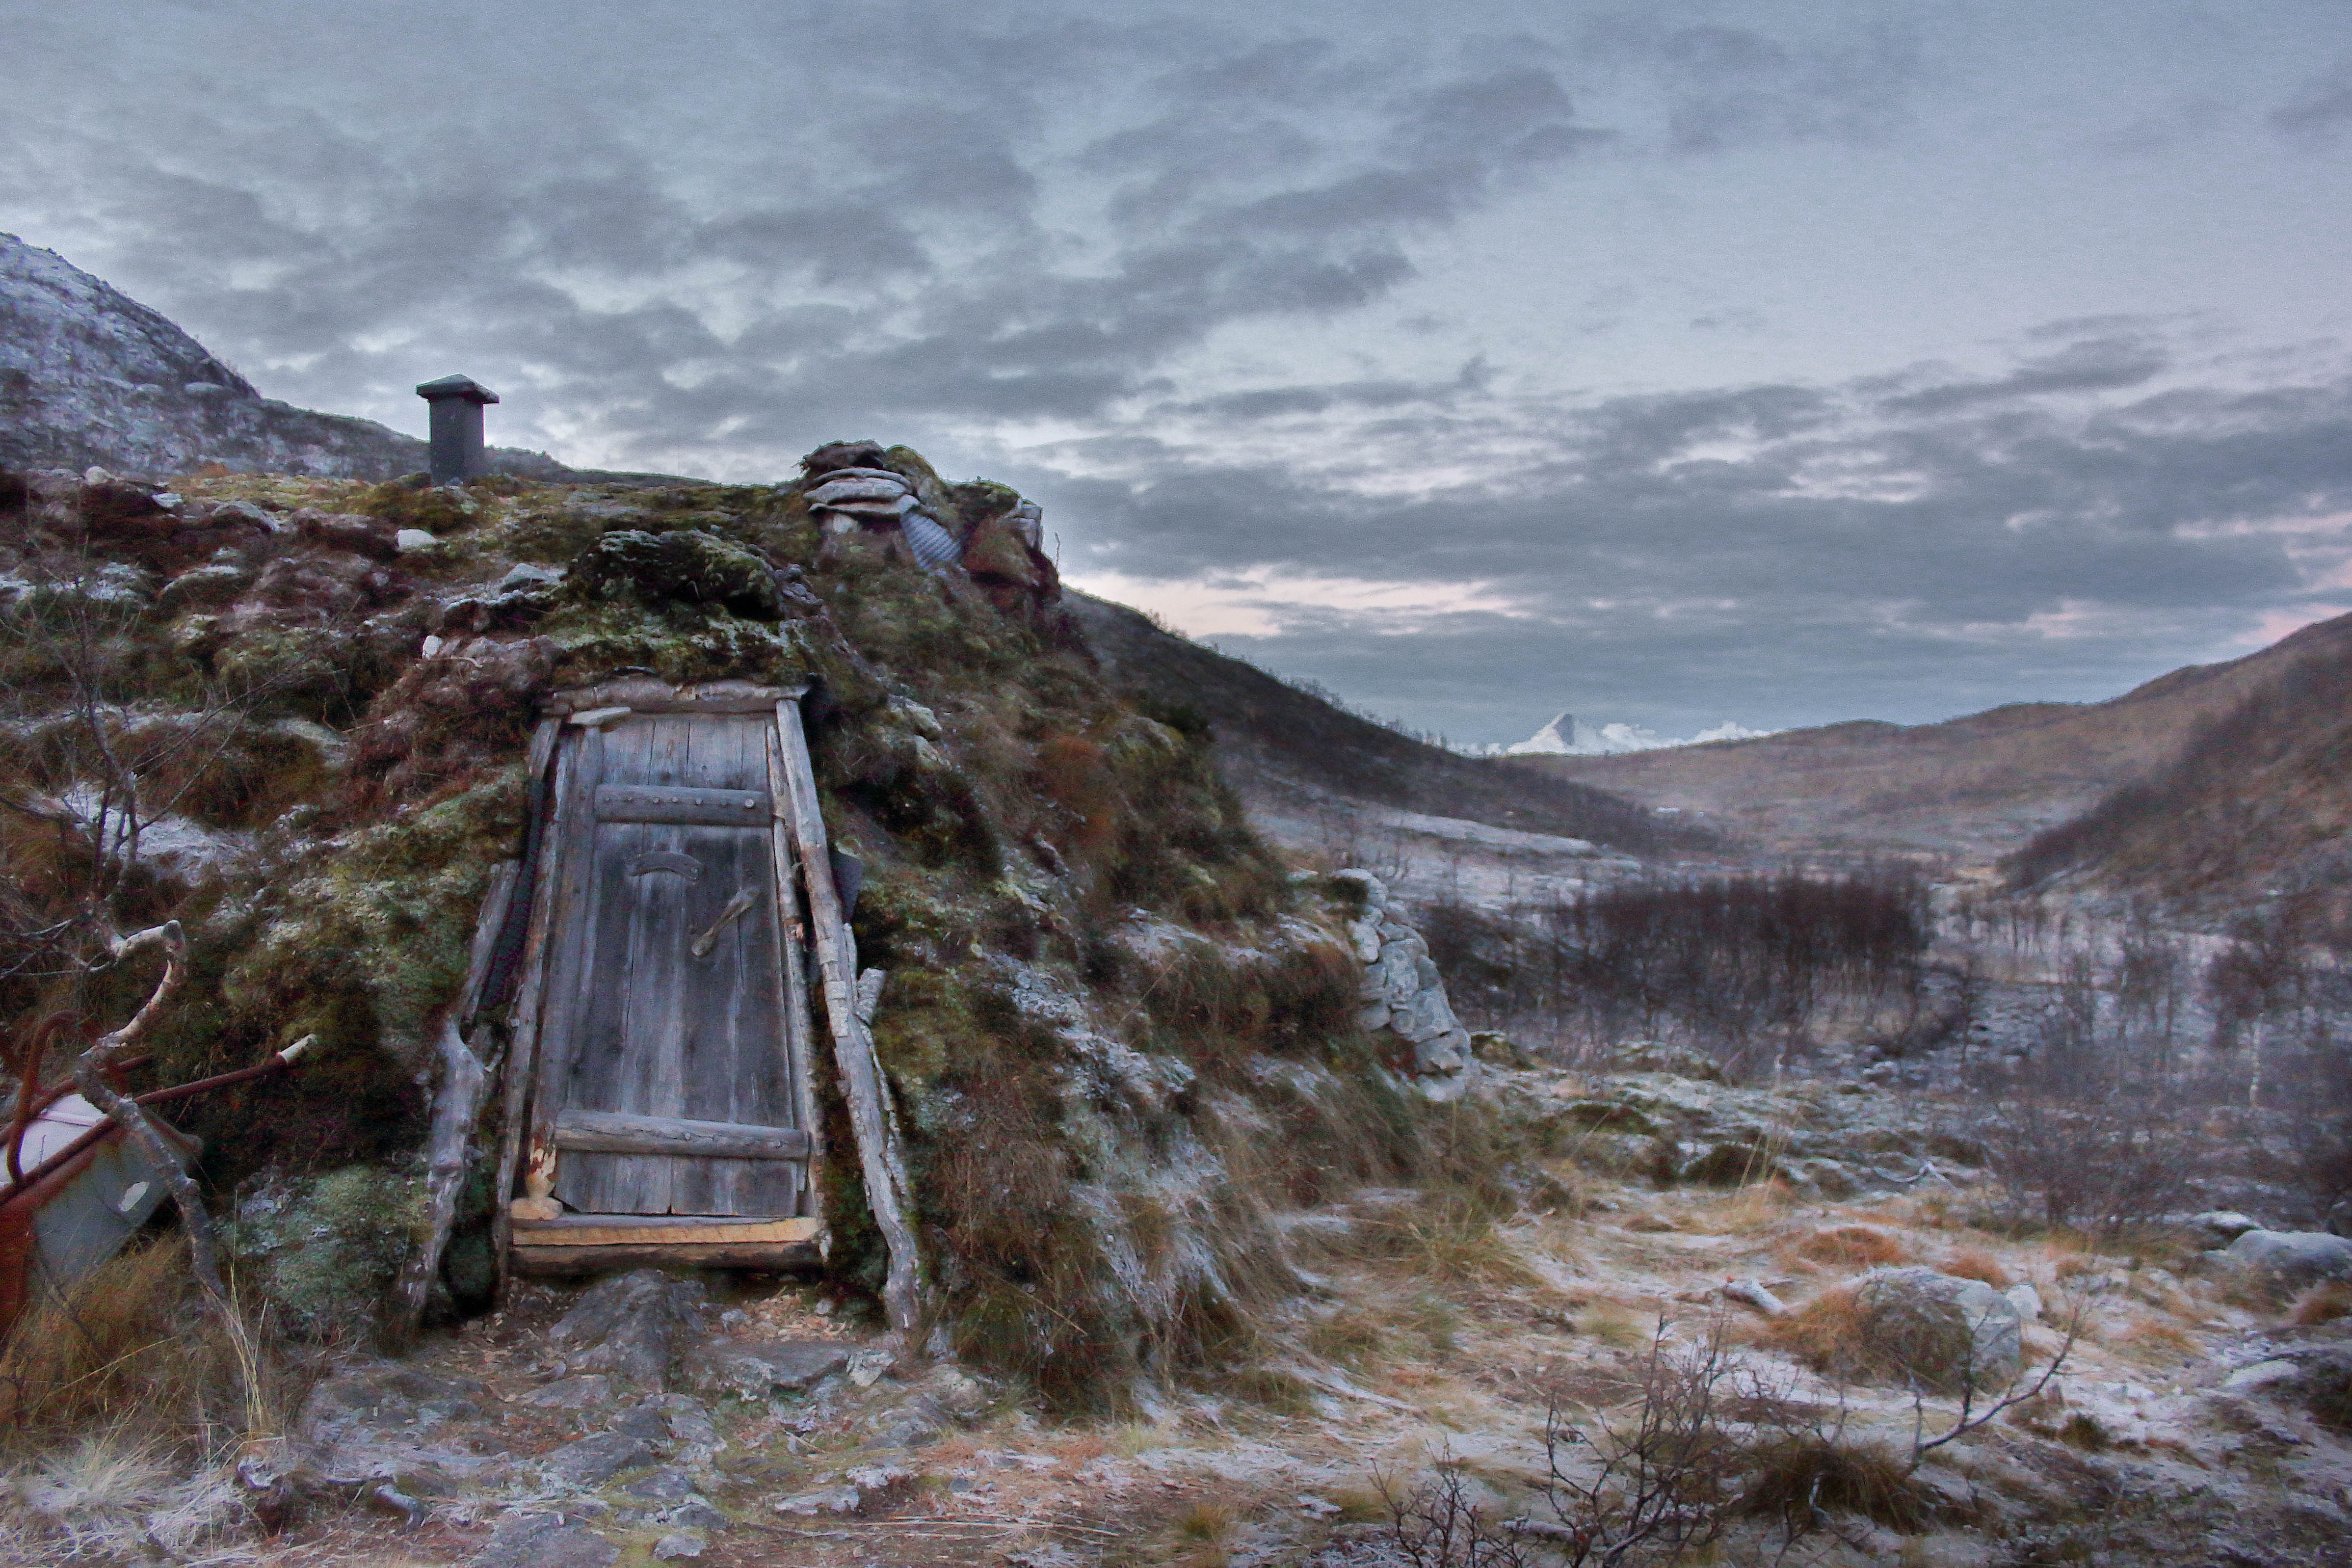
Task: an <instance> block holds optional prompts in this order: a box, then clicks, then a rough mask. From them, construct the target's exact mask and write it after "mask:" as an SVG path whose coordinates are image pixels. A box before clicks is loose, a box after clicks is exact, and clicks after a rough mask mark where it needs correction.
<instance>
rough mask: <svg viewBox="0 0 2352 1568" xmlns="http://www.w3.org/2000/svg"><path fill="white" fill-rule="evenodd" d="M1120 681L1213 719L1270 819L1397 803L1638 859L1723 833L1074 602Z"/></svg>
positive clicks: (1221, 755)
mask: <svg viewBox="0 0 2352 1568" xmlns="http://www.w3.org/2000/svg"><path fill="white" fill-rule="evenodd" d="M1065 603H1066V604H1067V605H1069V607H1070V611H1071V613H1072V614H1073V615H1074V616H1076V617H1077V620H1078V623H1079V625H1080V626H1083V627H1084V628H1085V631H1086V636H1087V644H1088V645H1089V646H1090V647H1092V648H1093V649H1094V651H1095V653H1096V655H1097V657H1098V658H1101V659H1102V661H1103V663H1104V666H1105V668H1106V671H1107V673H1108V675H1109V676H1110V678H1111V679H1112V680H1113V682H1114V683H1115V684H1117V685H1118V686H1119V687H1121V688H1122V689H1126V690H1127V691H1129V693H1130V694H1132V695H1133V696H1135V697H1137V698H1138V699H1139V700H1143V701H1145V702H1146V703H1147V704H1148V705H1149V706H1150V707H1151V708H1153V709H1156V710H1161V711H1169V712H1181V711H1182V710H1186V709H1191V710H1196V711H1197V712H1198V713H1199V714H1200V716H1201V717H1202V718H1203V719H1205V720H1206V721H1208V723H1209V725H1210V727H1211V729H1212V731H1213V734H1214V736H1215V744H1216V754H1217V761H1218V764H1219V766H1220V767H1221V768H1222V769H1223V773H1224V774H1225V776H1226V777H1227V778H1228V779H1229V780H1231V781H1232V783H1233V784H1234V788H1235V789H1237V790H1239V791H1240V792H1241V795H1242V797H1243V799H1244V800H1245V801H1246V802H1248V804H1249V805H1250V806H1251V808H1252V815H1253V816H1255V817H1256V818H1257V819H1258V820H1260V821H1261V822H1262V823H1264V822H1270V821H1274V820H1277V819H1281V818H1284V817H1286V816H1296V814H1297V813H1298V812H1300V811H1302V810H1307V811H1310V812H1311V811H1312V810H1314V809H1316V808H1318V807H1320V808H1323V809H1327V810H1328V809H1350V808H1354V807H1360V806H1363V805H1370V806H1372V807H1376V808H1378V807H1385V808H1388V810H1389V811H1390V812H1391V814H1393V813H1399V812H1403V813H1413V814H1419V815H1422V816H1432V817H1445V818H1455V819H1463V820H1466V821H1469V822H1475V823H1485V824H1490V825H1492V826H1496V827H1501V828H1507V829H1512V830H1516V831H1517V832H1519V833H1523V834H1540V835H1553V836H1558V837H1567V838H1577V839H1585V840H1590V841H1591V842H1592V843H1594V844H1598V845H1605V846H1607V847H1610V848H1612V849H1616V850H1620V851H1622V852H1624V853H1626V854H1631V855H1638V856H1652V855H1661V854H1672V853H1675V852H1676V851H1683V852H1691V851H1704V850H1706V849H1709V848H1712V847H1715V840H1714V838H1713V836H1712V835H1710V834H1707V833H1706V832H1705V831H1703V830H1699V829H1696V828H1693V827H1690V826H1684V825H1680V824H1676V823H1674V822H1671V821H1667V822H1661V821H1660V820H1659V819H1658V818H1657V817H1656V816H1654V815H1653V814H1651V813H1650V812H1648V811H1646V810H1644V809H1643V808H1642V807H1641V806H1639V805H1633V803H1632V802H1630V801H1628V800H1626V799H1624V798H1622V796H1619V795H1612V794H1610V793H1608V792H1607V791H1605V790H1601V789H1595V788H1592V787H1591V786H1589V785H1587V784H1580V783H1577V782H1575V781H1572V780H1570V779H1559V778H1547V777H1542V776H1539V775H1538V776H1535V777H1529V776H1528V775H1527V774H1525V773H1519V772H1517V771H1516V770H1511V769H1507V768H1506V767H1505V766H1504V765H1503V764H1502V763H1496V762H1492V761H1487V760H1485V759H1480V758H1472V757H1465V756H1460V755H1457V754H1456V753H1454V752H1449V751H1445V750H1444V749H1443V748H1441V747H1437V746H1431V745H1425V744H1423V742H1419V741H1415V740H1412V739H1411V738H1410V737H1407V736H1404V735H1400V734H1398V733H1397V732H1396V731H1393V730H1390V729H1387V728H1385V727H1383V726H1381V725H1379V724H1375V723H1372V722H1371V721H1369V720H1364V719H1360V718H1358V717H1356V716H1355V715H1354V714H1352V713H1349V712H1345V711H1343V710H1340V709H1338V708H1335V707H1333V706H1332V705H1331V704H1329V703H1328V702H1325V701H1322V700H1319V699H1318V698H1315V697H1313V696H1310V695H1308V694H1307V693H1306V692H1304V691H1300V690H1298V689H1297V688H1295V687H1292V686H1288V685H1286V684H1285V683H1283V682H1282V681H1281V680H1278V679H1276V678H1275V677H1273V676H1271V675H1268V674H1267V673H1266V672H1265V671H1264V670H1262V669H1259V668H1256V667H1255V666H1254V665H1248V664H1244V663H1243V662H1242V661H1241V660H1239V659H1236V658H1226V657H1225V656H1224V655H1223V654H1221V653H1218V652H1216V651H1215V650H1213V649H1211V648H1206V647H1202V646H1200V645H1199V644H1198V643H1193V642H1190V641H1187V640H1186V639H1184V638H1183V637H1174V636H1171V635H1170V634H1169V633H1167V632H1164V631H1162V630H1160V628H1159V627H1158V626H1154V625H1153V624H1152V623H1151V621H1150V618H1149V617H1147V616H1143V615H1141V614H1139V613H1138V612H1136V611H1134V610H1130V609H1129V608H1127V607H1126V606H1125V605H1114V604H1110V603H1108V602H1107V601H1105V600H1101V599H1096V598H1090V597H1088V596H1087V595H1083V594H1076V593H1073V594H1069V595H1066V598H1065Z"/></svg>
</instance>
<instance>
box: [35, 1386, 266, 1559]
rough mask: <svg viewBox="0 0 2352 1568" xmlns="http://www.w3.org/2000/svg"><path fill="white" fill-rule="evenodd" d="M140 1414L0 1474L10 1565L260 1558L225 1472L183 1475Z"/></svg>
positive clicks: (244, 1512)
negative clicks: (145, 1434)
mask: <svg viewBox="0 0 2352 1568" xmlns="http://www.w3.org/2000/svg"><path fill="white" fill-rule="evenodd" d="M134 1424H137V1423H136V1422H135V1418H132V1417H126V1418H125V1419H123V1420H121V1421H119V1422H118V1423H116V1424H115V1425H114V1426H110V1427H108V1428H105V1429H102V1430H100V1431H96V1432H92V1433H86V1434H84V1435H83V1436H80V1437H79V1438H76V1439H74V1440H72V1441H69V1442H64V1443H60V1444H58V1445H56V1446H55V1447H51V1448H49V1449H48V1450H47V1452H45V1453H42V1454H40V1455H38V1456H37V1457H35V1458H29V1459H27V1460H26V1462H24V1463H23V1464H22V1465H20V1466H18V1467H17V1468H16V1469H15V1471H14V1473H13V1474H8V1475H5V1476H0V1564H6V1565H7V1568H16V1565H18V1564H23V1565H25V1568H32V1565H34V1564H40V1565H42V1568H47V1565H49V1564H56V1563H146V1562H158V1561H160V1562H169V1563H177V1564H180V1565H182V1568H226V1564H231V1563H249V1562H252V1561H253V1560H254V1558H253V1553H252V1552H251V1550H250V1548H249V1547H247V1546H246V1545H245V1544H244V1543H243V1542H244V1539H245V1538H246V1537H247V1535H248V1533H249V1525H250V1522H251V1521H250V1516H249V1515H248V1514H247V1510H246V1509H245V1506H244V1504H243V1502H242V1500H240V1498H239V1495H238V1492H237V1489H236V1485H235V1483H234V1482H233V1481H232V1480H231V1479H229V1477H228V1476H227V1474H226V1471H225V1470H222V1469H219V1468H211V1467H206V1468H199V1469H198V1470H196V1471H195V1472H194V1474H183V1473H181V1472H180V1469H179V1468H178V1467H176V1466H174V1465H173V1463H172V1462H171V1460H170V1458H169V1457H168V1456H167V1455H166V1454H165V1453H164V1452H163V1450H162V1449H160V1448H159V1447H156V1446H155V1445H154V1444H153V1443H152V1440H142V1438H140V1437H137V1436H132V1435H131V1426H133V1425H134Z"/></svg>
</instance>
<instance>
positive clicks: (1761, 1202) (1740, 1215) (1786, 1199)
mask: <svg viewBox="0 0 2352 1568" xmlns="http://www.w3.org/2000/svg"><path fill="white" fill-rule="evenodd" d="M1795 1202H1796V1194H1794V1193H1792V1192H1790V1189H1789V1184H1788V1183H1786V1182H1782V1181H1778V1180H1774V1181H1764V1182H1750V1183H1749V1184H1748V1185H1746V1186H1744V1187H1741V1188H1740V1189H1739V1190H1738V1192H1736V1193H1734V1194H1732V1195H1731V1196H1730V1197H1729V1198H1728V1199H1727V1200H1725V1201H1724V1202H1723V1203H1720V1204H1718V1205H1716V1206H1715V1208H1714V1210H1713V1211H1712V1213H1711V1214H1710V1215H1709V1216H1708V1217H1709V1218H1710V1220H1712V1222H1713V1224H1714V1227H1715V1228H1716V1229H1717V1231H1720V1232H1721V1233H1723V1234H1724V1235H1726V1236H1752V1235H1754V1234H1755V1233H1756V1232H1757V1231H1759V1230H1769V1229H1770V1228H1771V1227H1772V1226H1776V1225H1778V1224H1780V1222H1781V1221H1782V1220H1784V1219H1786V1218H1787V1217H1788V1215H1789V1210H1790V1207H1791V1206H1792V1205H1794V1204H1795Z"/></svg>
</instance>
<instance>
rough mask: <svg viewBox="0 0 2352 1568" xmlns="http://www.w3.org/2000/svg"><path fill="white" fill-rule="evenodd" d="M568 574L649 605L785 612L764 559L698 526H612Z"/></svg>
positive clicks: (589, 588)
mask: <svg viewBox="0 0 2352 1568" xmlns="http://www.w3.org/2000/svg"><path fill="white" fill-rule="evenodd" d="M569 575H570V577H571V579H572V581H574V582H576V583H578V584H580V585H581V587H582V589H583V591H585V592H586V593H588V594H590V595H594V596H599V597H606V598H609V597H612V596H613V595H616V594H633V595H635V597H636V598H637V599H638V600H639V601H640V602H641V603H645V604H649V605H650V604H660V603H663V602H665V601H682V602H684V603H687V604H698V605H723V606H724V607H726V608H727V609H730V610H732V611H734V612H735V614H737V615H739V616H749V617H750V618H751V619H753V620H761V621H773V620H779V619H782V616H783V601H782V599H781V598H780V597H779V596H778V595H777V592H776V577H775V574H774V572H772V570H770V568H769V566H768V563H766V562H765V561H762V560H761V559H760V557H759V556H757V555H755V554H753V553H752V552H751V551H749V550H747V549H745V548H744V547H743V546H741V545H740V544H737V543H735V542H733V541H731V540H726V539H721V538H719V536H718V535H717V534H714V533H705V532H703V531H701V530H700V529H697V528H682V529H677V530H673V531H670V532H668V533H658V534H656V533H646V532H641V531H638V530H636V529H627V528H625V529H616V530H614V531H613V532H611V533H607V534H605V535H604V537H602V538H600V539H598V540H597V541H596V542H594V543H593V544H591V545H589V546H588V548H587V549H585V550H583V551H582V552H580V556H579V559H578V560H576V561H574V562H573V563H572V568H571V571H570V574H569Z"/></svg>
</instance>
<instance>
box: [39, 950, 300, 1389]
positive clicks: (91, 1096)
mask: <svg viewBox="0 0 2352 1568" xmlns="http://www.w3.org/2000/svg"><path fill="white" fill-rule="evenodd" d="M108 946H109V948H110V950H111V952H112V953H113V957H114V961H115V962H116V963H121V962H123V961H124V960H126V959H128V958H130V957H131V956H132V955H133V954H135V953H137V952H141V951H142V950H144V949H146V948H150V947H160V948H162V949H163V978H162V979H160V980H158V981H157V982H156V983H155V989H154V991H153V992H152V993H151V994H149V996H148V998H147V1002H146V1005H144V1006H142V1007H141V1008H140V1009H139V1011H138V1012H137V1013H136V1014H134V1015H133V1016H132V1017H131V1021H130V1022H129V1023H127V1024H125V1025H123V1026H122V1027H121V1028H119V1029H116V1030H114V1031H113V1032H111V1033H110V1034H104V1035H100V1037H98V1039H97V1041H96V1042H95V1043H94V1044H92V1045H91V1047H89V1049H88V1050H86V1051H84V1052H83V1053H82V1054H81V1055H80V1056H79V1057H78V1058H75V1060H74V1067H73V1077H74V1086H75V1087H76V1088H77V1089H80V1090H81V1097H82V1098H83V1099H84V1100H88V1101H89V1103H90V1104H92V1105H94V1106H96V1107H97V1108H98V1109H99V1110H102V1111H104V1112H105V1113H106V1115H107V1119H108V1120H109V1121H112V1122H113V1123H114V1124H115V1125H116V1126H117V1127H120V1128H121V1129H122V1135H123V1137H124V1138H125V1139H126V1140H127V1141H128V1142H130V1143H131V1146H132V1147H133V1148H135V1149H137V1150H138V1151H139V1153H140V1157H141V1158H142V1159H143V1160H144V1161H146V1163H148V1165H149V1166H150V1167H152V1169H153V1170H154V1172H155V1175H156V1179H157V1180H158V1181H160V1182H162V1183H163V1186H164V1188H165V1190H166V1191H168V1192H170V1194H172V1202H173V1205H175V1206H176V1207H177V1208H178V1209H179V1211H180V1227H181V1229H183V1230H184V1231H185V1232H186V1233H187V1237H188V1271H189V1272H190V1273H191V1274H193V1275H194V1276H195V1279H196V1286H197V1288H198V1289H200V1290H202V1291H203V1292H204V1298H205V1306H206V1307H207V1308H209V1309H210V1310H211V1311H212V1314H213V1317H214V1318H215V1320H216V1321H218V1322H219V1323H220V1326H221V1331H222V1332H223V1333H225V1334H226V1335H227V1336H228V1342H229V1348H230V1349H231V1350H232V1351H233V1352H235V1354H236V1373H237V1384H238V1389H237V1392H238V1394H239V1395H240V1397H241V1399H242V1401H243V1403H244V1405H245V1410H246V1420H247V1426H248V1428H250V1427H254V1426H257V1425H258V1424H259V1419H260V1416H261V1409H260V1405H259V1398H260V1395H259V1391H258V1388H257V1382H258V1373H259V1369H260V1368H259V1358H260V1351H259V1349H258V1347H257V1346H256V1345H255V1344H254V1342H253V1337H252V1335H250V1334H248V1333H247V1331H246V1327H245V1320H244V1319H242V1318H240V1317H238V1316H237V1314H236V1305H235V1304H234V1303H233V1302H231V1301H230V1300H229V1298H228V1289H227V1287H226V1285H224V1284H223V1283H222V1282H221V1268H220V1243H219V1240H218V1238H217V1237H215V1235H214V1233H213V1218H212V1214H211V1211H209V1210H208V1209H206V1208H205V1194H204V1189H203V1188H202V1187H199V1186H198V1185H197V1184H196V1178H195V1177H194V1175H193V1174H191V1173H190V1172H189V1170H188V1167H187V1165H186V1163H184V1162H183V1161H182V1159H181V1158H180V1155H179V1153H178V1152H177V1151H175V1150H173V1148H172V1146H171V1145H170V1144H168V1143H166V1142H163V1133H162V1132H160V1131H157V1130H156V1127H155V1123H154V1121H152V1119H150V1118H149V1116H148V1114H147V1112H146V1111H145V1110H142V1108H141V1107H140V1104H139V1102H138V1101H137V1100H133V1099H132V1098H131V1096H129V1095H127V1094H124V1093H123V1092H122V1091H121V1090H120V1089H116V1088H115V1087H114V1085H113V1084H112V1083H110V1082H109V1081H108V1075H109V1074H110V1072H111V1071H112V1070H113V1068H114V1065H115V1063H116V1062H118V1061H119V1060H121V1058H123V1057H124V1056H125V1055H127V1054H128V1053H129V1052H130V1049H131V1047H132V1046H134V1045H136V1044H138V1043H139V1041H140V1039H141V1038H142V1037H143V1036H144V1035H145V1034H146V1033H147V1031H148V1030H149V1029H151V1028H152V1027H153V1026H154V1023H155V1020H156V1019H157V1018H158V1017H161V1016H163V1009H164V1008H165V1007H166V1006H168V1005H170V1004H171V1001H172V998H173V996H174V995H176V994H178V992H179V989H180V985H181V983H182V982H183V981H184V980H185V979H186V978H187V974H188V939H187V937H186V936H185V935H184V934H183V933H182V931H181V930H180V922H179V921H164V922H163V924H162V925H159V926H150V927H148V928H147V929H146V930H145V931H135V932H133V933H132V934H131V935H130V936H127V937H119V938H117V939H115V940H114V941H112V942H110V943H109V944H108Z"/></svg>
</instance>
